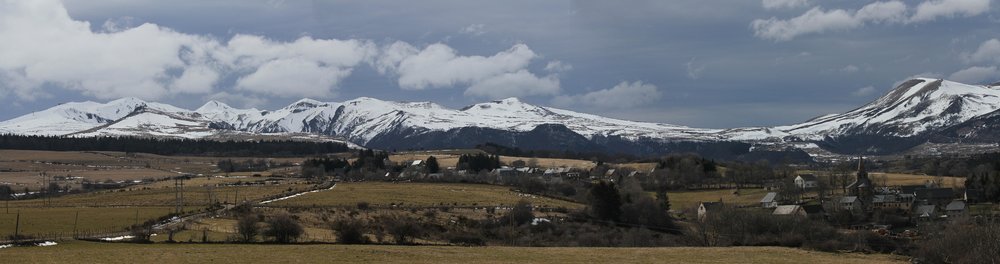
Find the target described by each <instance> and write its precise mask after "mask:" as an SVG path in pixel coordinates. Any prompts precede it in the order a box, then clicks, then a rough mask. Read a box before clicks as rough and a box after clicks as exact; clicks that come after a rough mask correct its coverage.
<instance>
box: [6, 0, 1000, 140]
mask: <svg viewBox="0 0 1000 264" xmlns="http://www.w3.org/2000/svg"><path fill="white" fill-rule="evenodd" d="M997 5H998V4H997V3H993V2H992V0H915V1H846V0H829V1H819V0H761V1H755V0H745V1H735V0H730V1H721V0H674V1H659V0H636V1H590V0H578V1H569V0H553V1H516V0H515V1H472V0H463V1H458V0H456V1H435V0H431V1H382V0H367V1H320V0H313V1H293V0H284V1H282V0H267V1H246V0H176V1H154V0H128V1H125V0H64V1H57V0H37V1H34V0H33V1H21V0H0V110H2V111H0V120H6V119H10V118H13V117H17V116H20V115H24V114H27V113H30V112H34V111H39V110H43V109H46V108H49V107H52V106H54V105H57V104H59V103H63V102H70V101H88V100H89V101H97V102H105V101H110V100H114V99H118V98H121V97H138V98H140V99H144V100H147V101H156V102H162V103H168V104H172V105H175V106H178V107H183V108H188V109H196V108H198V107H199V106H201V105H202V104H204V103H205V102H207V101H209V100H218V101H221V102H224V103H227V104H229V105H231V106H234V107H240V108H250V107H255V108H258V109H277V108H281V107H284V106H286V105H289V104H291V103H293V102H295V101H297V100H299V99H302V98H311V99H316V100H321V101H346V100H350V99H354V98H357V97H373V98H378V99H382V100H393V101H431V102H435V103H438V104H441V105H444V106H447V107H453V108H460V107H463V106H466V105H470V104H474V103H479V102H484V101H489V100H495V99H503V98H508V97H518V98H520V99H521V100H522V101H524V102H527V103H531V104H536V105H542V106H550V107H556V108H562V109H569V110H574V111H579V112H585V113H591V114H598V115H603V116H608V117H615V118H621V119H628V120H636V121H648V122H660V123H669V124H677V125H686V126H692V127H702V128H732V127H744V126H773V125H786V124H794V123H798V122H801V121H805V120H807V119H809V118H811V117H815V116H819V115H824V114H830V113H839V112H844V111H848V110H851V109H853V108H856V107H858V106H861V105H863V104H866V103H868V102H870V101H872V100H874V99H876V98H878V97H879V96H881V95H883V94H885V93H887V92H888V91H889V90H891V89H892V88H893V86H894V85H895V84H897V83H900V82H902V81H904V80H906V79H908V78H912V77H917V76H920V77H933V78H945V79H949V80H954V81H959V82H963V83H969V84H988V83H993V82H996V81H1000V69H998V65H1000V30H997V29H998V28H1000V12H998V10H1000V7H997Z"/></svg>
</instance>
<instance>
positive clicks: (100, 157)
mask: <svg viewBox="0 0 1000 264" xmlns="http://www.w3.org/2000/svg"><path fill="white" fill-rule="evenodd" d="M222 159H232V160H234V161H244V160H247V159H260V158H250V157H225V158H223V157H194V156H161V155H153V154H145V153H130V154H128V155H126V154H125V153H124V152H108V151H88V152H82V151H34V150H0V184H7V185H13V186H16V187H15V189H17V190H18V191H21V190H23V188H30V189H31V190H37V189H39V188H40V187H42V185H43V184H42V178H41V177H40V176H39V173H43V172H44V173H46V174H47V175H49V176H75V177H84V178H85V179H87V180H90V181H105V180H113V181H123V180H143V179H158V178H165V177H172V176H177V175H180V174H195V175H216V174H222V173H221V172H219V170H218V168H216V166H215V164H216V163H217V162H218V161H219V160H222ZM303 159H304V158H301V157H292V158H268V160H270V161H271V162H273V163H278V164H281V163H285V164H295V163H300V162H301V161H302V160H303ZM298 171H299V169H298V167H295V166H293V167H284V168H275V169H272V170H271V171H268V172H244V173H232V175H245V176H249V175H252V174H262V175H264V176H269V175H272V174H289V173H298ZM80 181H81V180H73V181H60V182H56V183H57V184H60V185H70V186H71V187H73V188H78V187H79V184H80Z"/></svg>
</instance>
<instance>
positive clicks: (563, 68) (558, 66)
mask: <svg viewBox="0 0 1000 264" xmlns="http://www.w3.org/2000/svg"><path fill="white" fill-rule="evenodd" d="M545 70H546V71H548V72H568V71H571V70H573V65H572V64H569V63H564V62H561V61H558V60H554V61H550V62H549V63H548V64H545Z"/></svg>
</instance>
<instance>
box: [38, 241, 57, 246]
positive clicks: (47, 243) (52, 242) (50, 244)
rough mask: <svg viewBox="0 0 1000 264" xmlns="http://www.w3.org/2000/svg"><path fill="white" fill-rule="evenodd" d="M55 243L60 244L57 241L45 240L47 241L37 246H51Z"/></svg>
mask: <svg viewBox="0 0 1000 264" xmlns="http://www.w3.org/2000/svg"><path fill="white" fill-rule="evenodd" d="M55 245H59V243H56V242H55V241H45V242H41V243H38V244H35V246H39V247H51V246H55Z"/></svg>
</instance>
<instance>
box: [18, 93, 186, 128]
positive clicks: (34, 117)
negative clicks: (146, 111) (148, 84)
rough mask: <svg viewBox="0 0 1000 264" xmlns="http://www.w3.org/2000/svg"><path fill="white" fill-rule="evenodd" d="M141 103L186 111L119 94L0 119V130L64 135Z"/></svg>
mask: <svg viewBox="0 0 1000 264" xmlns="http://www.w3.org/2000/svg"><path fill="white" fill-rule="evenodd" d="M140 107H149V108H154V109H161V110H165V111H185V110H183V109H180V108H177V107H173V106H170V105H166V104H159V103H147V102H145V101H142V100H139V99H137V98H132V97H128V98H122V99H118V100H114V101H111V102H108V103H104V104H102V103H95V102H90V101H87V102H72V103H65V104H60V105H57V106H55V107H52V108H49V109H46V110H43V111H38V112H34V113H31V114H27V115H24V116H20V117H17V118H14V119H10V120H7V121H3V122H0V133H14V134H27V135H65V134H70V133H75V132H79V131H82V130H87V129H90V128H93V127H96V126H100V125H103V124H108V123H111V122H114V121H115V120H118V119H120V118H122V117H125V116H126V115H128V114H130V113H132V112H134V111H135V110H136V109H138V108H140Z"/></svg>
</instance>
